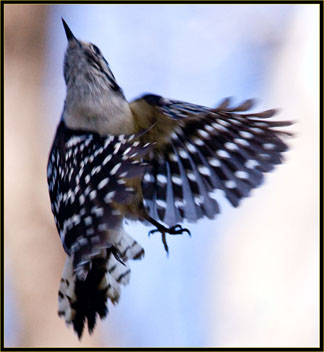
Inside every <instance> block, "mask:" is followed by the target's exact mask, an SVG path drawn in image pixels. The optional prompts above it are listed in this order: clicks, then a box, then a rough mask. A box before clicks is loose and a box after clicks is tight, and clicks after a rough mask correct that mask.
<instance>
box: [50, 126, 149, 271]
mask: <svg viewBox="0 0 324 352" xmlns="http://www.w3.org/2000/svg"><path fill="white" fill-rule="evenodd" d="M149 148H150V145H148V144H147V145H144V146H143V145H141V144H140V142H139V141H138V140H137V136H135V135H119V136H100V135H98V134H95V133H89V132H84V131H74V130H71V129H69V128H67V127H66V126H65V124H64V122H61V124H60V125H59V127H58V130H57V134H56V138H55V141H54V144H53V147H52V150H51V153H50V157H49V162H48V169H47V175H48V185H49V192H50V199H51V206H52V211H53V214H54V218H55V223H56V226H57V229H58V231H59V235H60V238H61V241H62V243H63V246H64V249H65V251H66V252H67V253H68V254H69V255H72V254H74V265H75V266H76V265H77V264H84V262H87V261H88V259H89V258H90V256H91V257H92V256H94V255H96V254H98V253H99V252H100V250H101V249H102V248H105V247H107V243H106V239H105V236H104V234H105V232H106V231H107V230H108V229H109V230H114V229H116V228H117V227H118V226H119V225H120V222H121V219H122V214H120V212H119V211H118V210H117V209H115V208H114V204H115V203H129V202H131V201H132V199H133V197H134V195H135V193H134V190H133V189H132V188H131V187H127V185H126V181H125V179H129V178H134V177H142V176H143V174H144V172H145V169H146V167H147V165H146V164H145V163H144V162H142V161H141V160H139V158H140V157H141V156H143V155H144V154H145V153H146V152H147V151H148V150H149Z"/></svg>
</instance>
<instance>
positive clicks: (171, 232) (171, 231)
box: [148, 224, 191, 254]
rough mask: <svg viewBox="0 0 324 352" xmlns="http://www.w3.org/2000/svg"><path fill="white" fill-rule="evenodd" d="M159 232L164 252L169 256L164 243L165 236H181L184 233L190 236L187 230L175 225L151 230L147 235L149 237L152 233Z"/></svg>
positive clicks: (166, 245)
mask: <svg viewBox="0 0 324 352" xmlns="http://www.w3.org/2000/svg"><path fill="white" fill-rule="evenodd" d="M156 232H160V233H161V235H162V243H163V246H164V249H165V251H166V252H167V254H169V247H168V244H167V242H166V234H169V235H182V234H183V233H184V232H187V233H188V235H189V236H191V233H190V231H189V230H188V229H186V228H183V227H182V226H181V225H179V224H177V225H174V226H171V227H170V228H167V227H164V226H163V225H161V226H159V227H157V228H156V229H153V230H151V231H149V233H148V235H149V236H150V235H151V234H153V233H156Z"/></svg>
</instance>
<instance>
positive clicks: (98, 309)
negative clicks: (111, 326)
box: [58, 230, 144, 339]
mask: <svg viewBox="0 0 324 352" xmlns="http://www.w3.org/2000/svg"><path fill="white" fill-rule="evenodd" d="M114 245H115V247H110V248H107V249H105V250H102V251H101V252H100V253H99V254H98V255H96V256H94V257H93V258H91V261H90V262H88V263H86V264H84V265H87V273H88V274H87V276H86V278H84V279H80V277H79V276H77V274H76V272H77V269H78V268H74V267H73V257H68V258H67V260H66V263H65V266H64V270H63V275H62V279H61V283H60V289H59V293H58V295H59V296H58V299H59V304H58V314H59V316H62V317H64V320H65V322H66V324H67V325H70V324H72V325H73V328H74V330H75V332H76V333H77V335H78V337H79V339H80V338H81V336H82V333H83V330H84V325H85V324H86V323H87V325H88V331H89V333H90V334H91V333H92V331H93V329H94V327H95V324H96V317H97V315H99V317H100V318H101V319H103V318H104V317H106V315H107V314H108V305H107V303H108V302H107V300H108V299H110V301H111V302H112V303H113V304H117V303H118V301H119V298H120V285H127V284H128V282H129V279H130V269H129V268H128V266H127V265H126V264H125V263H123V262H122V261H121V260H120V259H119V258H116V256H115V255H114V251H117V253H120V254H121V255H120V257H121V258H122V260H123V261H127V260H128V259H137V258H139V257H141V256H143V254H144V250H143V248H142V247H141V246H140V245H139V244H138V243H137V242H136V241H134V240H133V239H132V238H131V237H130V236H129V235H127V234H126V232H124V231H123V230H122V233H121V236H120V238H119V239H118V243H116V244H114Z"/></svg>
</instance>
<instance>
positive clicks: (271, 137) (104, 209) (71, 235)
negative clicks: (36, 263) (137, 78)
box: [47, 19, 292, 338]
mask: <svg viewBox="0 0 324 352" xmlns="http://www.w3.org/2000/svg"><path fill="white" fill-rule="evenodd" d="M62 22H63V26H64V29H65V33H66V37H67V40H68V46H67V49H66V53H65V58H64V79H65V83H66V98H65V102H64V108H63V112H62V117H61V121H60V123H59V125H58V128H57V131H56V135H55V138H54V142H53V145H52V149H51V152H50V155H49V161H48V166H47V176H48V185H49V194H50V200H51V208H52V212H53V214H54V220H55V223H56V226H57V230H58V232H59V235H60V239H61V242H62V245H63V248H64V250H65V252H66V253H67V259H66V263H65V266H64V269H63V274H62V279H61V283H60V288H59V292H58V314H59V315H60V316H63V317H64V319H65V322H66V323H67V324H68V325H69V324H72V325H73V328H74V330H75V332H76V333H77V335H78V337H79V338H81V336H82V333H83V330H84V325H85V324H87V326H88V330H89V333H91V332H92V331H93V329H94V327H95V324H96V318H97V315H99V317H100V318H101V319H102V318H104V317H105V316H106V315H107V313H108V307H107V302H108V300H110V301H111V302H112V303H113V304H115V303H117V302H118V300H119V297H120V285H125V284H127V283H128V281H129V278H130V269H129V268H128V266H127V261H128V260H129V259H140V258H142V257H143V255H144V250H143V248H142V247H141V246H140V245H139V244H138V243H137V242H136V241H135V240H134V239H132V238H131V237H130V236H129V235H128V234H127V233H126V232H125V230H124V229H123V222H124V220H125V219H131V220H139V221H141V222H143V223H144V224H147V225H150V224H152V225H154V226H155V227H156V229H154V230H152V231H150V233H154V232H159V233H161V235H162V242H163V245H164V248H165V250H166V251H168V246H167V242H166V235H167V234H170V235H180V234H183V233H189V234H190V232H189V230H188V229H186V228H183V227H182V226H181V223H182V222H183V221H184V220H187V221H190V222H196V221H198V220H199V219H201V218H204V217H207V218H209V219H213V218H214V217H215V216H216V214H218V213H219V205H218V201H219V199H220V198H221V197H222V196H224V197H225V198H226V199H227V200H228V201H229V202H230V203H231V204H232V205H233V206H234V207H237V206H238V205H239V203H240V201H241V199H242V198H244V197H247V196H249V193H250V191H251V189H253V188H256V187H258V186H259V185H261V183H262V182H263V178H264V173H266V172H269V171H271V170H273V168H274V167H275V165H278V164H280V163H282V162H283V157H282V153H283V152H285V151H286V150H287V149H288V147H287V145H286V143H285V142H284V137H285V136H289V135H291V133H289V132H286V131H282V130H278V129H277V128H278V127H286V126H289V125H291V124H292V122H290V121H273V120H269V118H270V117H272V116H273V115H274V114H275V112H276V111H275V110H273V109H272V110H267V111H263V112H260V113H253V112H248V111H249V110H250V109H251V108H252V106H253V100H251V99H250V100H246V101H245V102H243V103H242V104H240V105H238V106H231V101H230V99H229V98H226V99H224V100H223V101H222V102H221V103H220V104H219V105H218V106H217V107H214V108H209V107H205V106H200V105H195V104H190V103H186V102H183V101H178V100H173V99H167V98H164V97H162V96H159V95H155V94H145V95H143V96H142V97H140V98H138V99H136V100H134V101H132V102H130V103H128V102H127V100H126V99H125V96H124V94H123V91H122V89H121V88H120V86H119V85H118V83H117V81H116V79H115V77H114V75H113V73H112V71H111V69H110V67H109V64H108V62H107V61H106V60H105V58H104V57H103V55H102V53H101V51H100V50H99V48H98V47H97V46H96V45H94V44H92V43H89V42H84V41H81V40H79V39H77V38H76V37H75V36H74V35H73V33H72V31H71V30H70V28H69V27H68V25H67V24H66V22H65V21H64V20H63V19H62Z"/></svg>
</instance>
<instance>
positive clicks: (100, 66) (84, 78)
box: [62, 18, 121, 93]
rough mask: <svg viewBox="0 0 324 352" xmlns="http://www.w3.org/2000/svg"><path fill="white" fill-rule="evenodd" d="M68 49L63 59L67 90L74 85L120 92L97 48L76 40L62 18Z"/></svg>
mask: <svg viewBox="0 0 324 352" xmlns="http://www.w3.org/2000/svg"><path fill="white" fill-rule="evenodd" d="M62 22H63V26H64V30H65V34H66V37H67V40H68V47H67V49H66V52H65V57H64V79H65V83H66V85H67V87H68V89H69V87H70V86H71V87H72V88H74V86H75V85H77V86H79V87H80V86H81V87H82V85H84V89H86V87H90V89H91V88H92V87H93V88H94V89H97V88H102V89H109V90H112V91H115V92H116V93H118V92H121V88H120V87H119V85H118V84H117V82H116V79H115V76H114V75H113V73H112V72H111V70H110V68H109V64H108V62H107V61H106V59H105V58H104V57H103V55H102V53H101V51H100V50H99V48H98V47H97V46H96V45H94V44H92V43H89V42H84V41H81V40H79V39H77V38H76V37H75V36H74V34H73V33H72V31H71V29H70V28H69V26H68V25H67V24H66V22H65V21H64V19H63V18H62Z"/></svg>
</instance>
